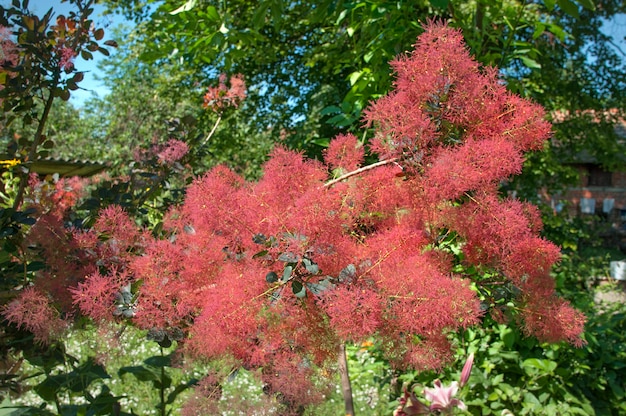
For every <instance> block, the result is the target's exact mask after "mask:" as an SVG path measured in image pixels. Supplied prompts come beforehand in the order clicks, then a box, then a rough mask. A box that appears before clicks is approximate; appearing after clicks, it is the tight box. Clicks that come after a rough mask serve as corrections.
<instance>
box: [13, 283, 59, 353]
mask: <svg viewBox="0 0 626 416" xmlns="http://www.w3.org/2000/svg"><path fill="white" fill-rule="evenodd" d="M1 312H2V315H3V316H4V318H5V319H6V320H7V321H9V322H12V323H14V324H16V325H17V326H18V327H20V328H23V329H25V330H27V331H29V332H32V334H33V335H34V336H35V341H37V342H39V343H42V344H48V343H49V342H50V341H51V340H52V339H54V338H55V337H57V336H59V335H60V334H61V332H62V331H63V329H65V328H66V323H65V322H64V321H63V320H62V319H61V318H60V317H59V313H58V312H57V311H56V310H55V309H54V308H53V307H52V306H51V305H50V299H49V298H48V297H47V296H46V295H45V294H44V293H43V292H41V291H40V290H38V289H37V288H35V287H32V286H31V287H28V288H26V289H24V290H22V291H21V292H20V294H19V295H18V296H17V298H16V299H14V300H13V301H11V302H10V303H9V304H8V305H6V306H5V307H4V308H3V309H2V311H1Z"/></svg>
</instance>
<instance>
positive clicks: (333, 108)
mask: <svg viewBox="0 0 626 416" xmlns="http://www.w3.org/2000/svg"><path fill="white" fill-rule="evenodd" d="M339 112H341V108H340V107H337V106H336V105H329V106H328V107H325V108H324V109H322V111H320V114H321V115H323V116H325V115H328V114H336V113H339Z"/></svg>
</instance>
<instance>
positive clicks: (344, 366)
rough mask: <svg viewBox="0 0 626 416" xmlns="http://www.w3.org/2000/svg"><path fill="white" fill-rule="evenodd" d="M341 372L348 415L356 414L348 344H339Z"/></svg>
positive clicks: (342, 389)
mask: <svg viewBox="0 0 626 416" xmlns="http://www.w3.org/2000/svg"><path fill="white" fill-rule="evenodd" d="M339 374H341V391H342V393H343V401H344V403H345V407H346V416H354V403H353V402H352V384H351V383H350V374H349V373H348V359H347V358H346V344H341V345H339Z"/></svg>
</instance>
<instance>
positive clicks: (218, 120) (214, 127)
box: [200, 115, 222, 146]
mask: <svg viewBox="0 0 626 416" xmlns="http://www.w3.org/2000/svg"><path fill="white" fill-rule="evenodd" d="M220 121H222V116H221V115H219V116H217V121H216V122H215V124H214V125H213V128H212V129H211V131H210V132H209V135H208V136H206V138H205V139H204V141H203V142H202V144H201V145H200V146H204V145H205V144H206V142H208V141H209V139H210V138H211V136H213V134H214V133H215V129H217V126H218V125H219V124H220Z"/></svg>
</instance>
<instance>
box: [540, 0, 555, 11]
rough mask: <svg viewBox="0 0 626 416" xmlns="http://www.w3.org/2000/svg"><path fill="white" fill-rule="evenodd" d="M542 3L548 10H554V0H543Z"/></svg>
mask: <svg viewBox="0 0 626 416" xmlns="http://www.w3.org/2000/svg"><path fill="white" fill-rule="evenodd" d="M543 3H544V4H545V5H546V9H548V10H549V11H552V10H554V6H556V0H543Z"/></svg>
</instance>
